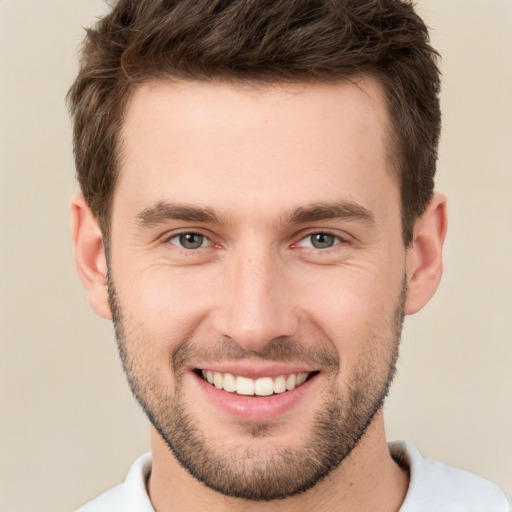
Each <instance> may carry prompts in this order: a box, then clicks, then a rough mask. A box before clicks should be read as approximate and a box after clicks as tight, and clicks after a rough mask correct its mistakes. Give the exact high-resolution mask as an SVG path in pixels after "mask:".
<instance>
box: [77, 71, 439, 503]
mask: <svg viewBox="0 0 512 512" xmlns="http://www.w3.org/2000/svg"><path fill="white" fill-rule="evenodd" d="M387 130H388V119H387V112H386V108H385V104H384V101H383V99H382V94H381V91H380V88H379V85H378V84H377V83H376V82H374V81H372V80H371V79H369V78H365V79H361V80H359V81H358V83H357V85H355V84H354V83H352V82H348V81H347V82H341V83H338V84H330V85H326V84H315V85H308V86H306V85H303V84H295V85H287V86H286V87H277V86H276V87H272V86H265V87H258V88H248V87H245V88H242V87H240V86H238V87H235V86H234V85H227V84H224V83H208V84H206V83H196V82H179V83H176V82H173V83H171V82H156V83H151V84H146V85H145V86H143V87H140V88H139V89H138V90H137V91H136V92H135V94H134V95H133V97H132V99H131V102H130V104H129V106H128V109H127V113H126V119H125V123H124V128H123V141H124V145H123V152H122V161H121V166H120V176H119V180H118V182H117V185H116V190H115V194H114V202H113V213H112V225H111V227H112V233H111V254H110V279H111V282H112V283H113V284H114V285H115V292H116V298H117V301H118V305H119V307H120V309H121V310H122V329H123V333H122V335H123V338H124V340H125V349H126V359H128V365H129V366H130V367H131V368H130V371H131V373H132V376H133V375H135V376H137V378H139V379H142V378H143V376H148V375H149V376H150V379H149V381H145V382H146V388H151V389H157V391H158V392H155V393H153V395H152V396H156V395H158V393H164V395H163V396H165V397H166V398H169V400H170V399H172V398H173V397H174V398H175V397H176V396H179V400H180V404H182V405H183V406H184V407H185V409H186V410H187V412H188V413H189V414H190V416H191V417H192V418H193V419H194V422H195V424H196V425H197V426H198V428H199V429H200V432H201V434H202V436H203V437H204V438H205V439H206V444H207V445H208V446H209V447H210V448H211V450H213V451H215V452H217V453H219V454H230V455H232V456H233V457H235V458H236V457H237V456H238V458H239V460H245V461H246V464H250V462H248V461H247V458H245V459H244V455H245V454H246V452H245V451H244V449H243V448H242V447H243V446H246V445H247V443H248V442H250V443H251V446H252V447H253V450H254V452H255V453H257V454H258V457H260V459H259V460H265V457H266V456H269V455H271V454H273V453H275V451H276V449H278V448H279V447H286V448H289V449H294V450H301V449H304V447H305V445H306V444H307V442H308V439H309V437H308V436H310V434H311V431H312V429H313V418H314V415H315V413H316V412H318V411H322V410H323V408H325V403H326V397H327V396H329V395H330V394H332V393H338V394H339V395H340V396H348V394H349V392H350V389H351V387H354V386H357V385H358V378H357V376H358V375H359V374H358V370H360V368H361V367H362V366H364V365H370V366H371V368H372V372H371V376H372V379H373V382H372V384H373V385H374V386H375V387H376V388H379V386H380V387H382V386H383V385H384V384H385V381H386V378H387V377H388V374H389V372H390V370H391V367H392V353H393V350H394V349H396V345H397V343H398V339H394V337H393V326H392V324H393V318H394V317H395V316H396V308H397V305H398V304H399V298H400V295H401V290H402V287H403V285H404V275H407V280H406V282H405V285H406V287H407V296H406V300H405V304H404V306H403V309H404V311H403V312H404V313H405V314H412V313H415V312H416V311H418V310H419V309H421V307H423V305H424V304H426V302H428V300H429V299H430V297H431V296H432V295H433V293H434V292H435V290H436V288H437V286H438V283H439V279H440V276H441V269H442V257H441V252H442V245H443V241H444V236H445V233H446V203H445V199H444V197H442V196H440V195H436V196H435V197H434V199H433V200H432V201H431V203H430V204H429V205H428V208H427V210H426V212H425V214H424V215H423V216H422V217H421V218H420V219H418V221H417V222H416V224H415V229H414V236H413V242H412V244H411V246H410V247H408V248H405V247H404V245H403V241H402V231H401V221H400V198H399V187H398V181H397V177H396V174H395V172H394V170H393V169H392V167H391V164H390V162H389V159H388V155H387V152H386V147H387V133H388V132H387ZM162 202H165V203H166V204H173V205H176V204H179V205H186V206H193V207H196V208H197V207H200V208H207V209H208V211H211V212H213V213H215V215H216V216H217V220H216V221H215V222H214V221H212V219H209V220H204V219H203V220H200V221H198V220H190V219H189V220H178V219H175V218H169V217H168V216H164V218H157V217H158V215H156V216H155V215H153V217H151V215H150V214H148V212H149V213H151V212H153V213H154V212H155V208H154V207H155V205H158V204H162ZM319 204H322V205H325V204H330V205H332V204H336V205H339V204H343V205H345V206H346V205H349V206H350V207H353V206H354V205H356V209H357V208H359V209H358V212H361V211H364V212H366V213H367V214H368V215H367V216H366V217H365V218H363V217H362V216H361V215H351V216H346V215H342V216H339V215H338V216H336V217H332V218H331V217H326V216H325V215H320V216H319V218H316V219H313V218H311V216H310V217H309V218H307V219H306V220H304V219H302V220H301V219H298V220H299V222H297V218H295V220H293V219H292V217H293V215H292V213H293V212H295V213H297V211H300V209H304V208H309V207H311V206H312V205H319ZM72 215H73V227H72V235H73V241H74V245H75V254H76V262H77V268H78V272H79V275H80V277H81V279H82V281H83V283H84V286H85V287H86V290H87V292H88V297H89V302H90V304H91V307H92V308H93V309H94V311H95V312H96V313H98V314H99V315H101V316H103V317H105V318H111V317H112V311H111V309H110V306H109V301H108V293H107V288H106V286H105V282H106V276H107V264H106V259H105V252H104V247H103V243H102V236H101V231H100V229H99V226H98V223H97V222H96V219H95V217H94V215H93V214H92V212H91V211H90V209H89V208H88V207H87V205H86V204H85V202H84V200H83V198H82V197H81V196H77V197H75V198H74V200H73V202H72ZM160 217H161V216H160ZM295 217H297V215H295ZM183 232H189V233H190V232H194V233H200V234H201V235H204V236H205V237H206V238H205V242H204V244H203V246H202V247H200V248H199V249H197V250H186V249H183V248H181V247H180V246H179V238H178V237H177V236H176V235H177V234H179V233H183ZM313 233H329V234H331V235H333V236H334V238H333V239H332V240H333V242H334V243H333V245H332V247H329V248H325V249H315V248H314V247H312V245H311V237H310V235H311V234H313ZM276 339H292V340H295V341H296V342H297V343H298V344H299V345H301V346H303V347H305V350H308V349H315V348H318V349H323V350H325V351H327V352H328V353H329V354H332V355H333V356H334V357H335V358H337V360H338V365H339V366H338V370H339V371H336V372H331V373H329V371H328V369H327V367H325V368H323V367H321V365H320V367H315V368H314V369H316V370H318V371H320V373H319V375H318V378H316V380H315V381H314V383H312V384H311V386H310V388H308V391H306V392H305V393H303V395H302V396H301V398H300V400H298V402H297V404H296V405H295V406H294V407H292V408H291V409H290V410H287V411H286V412H285V413H284V414H282V415H280V416H279V417H278V418H277V419H274V420H272V421H271V422H270V429H269V430H268V431H267V432H266V433H265V432H264V435H259V436H256V435H255V430H254V428H253V427H254V425H257V424H258V421H257V419H256V418H253V419H251V420H248V421H242V422H240V421H235V420H234V419H233V418H232V417H231V416H230V415H229V414H226V413H225V412H223V411H219V409H218V407H217V405H216V404H214V403H212V402H211V401H210V400H209V399H208V397H207V396H206V395H205V394H204V393H202V392H200V391H199V390H198V388H197V386H196V380H197V378H196V377H194V376H193V375H192V373H191V372H190V371H188V370H190V368H188V367H187V368H180V369H177V368H176V367H175V366H173V365H171V364H169V361H170V360H172V358H173V355H174V354H176V353H177V351H179V350H180V348H181V347H183V346H184V345H185V344H186V343H188V344H189V345H190V346H191V347H193V348H194V350H195V352H194V353H195V354H196V360H195V361H193V364H190V365H189V366H191V367H193V366H194V365H195V366H196V367H198V368H201V367H204V365H205V364H206V363H205V362H206V361H207V360H208V358H207V357H206V355H204V356H201V354H203V353H204V354H206V353H207V352H206V350H207V349H206V347H208V346H213V347H216V346H218V347H219V350H222V348H221V347H222V346H223V340H230V342H233V343H235V344H236V345H237V346H239V347H241V348H242V349H243V350H244V351H245V352H246V353H248V354H253V355H257V354H260V355H261V354H267V353H269V350H270V349H269V347H270V346H271V345H272V344H273V343H274V342H275V340H276ZM201 351H204V352H201ZM197 354H199V355H197ZM201 358H202V359H203V360H201ZM217 362H218V361H217ZM228 362H229V361H228ZM297 363H299V364H300V361H298V362H297ZM125 364H126V361H125ZM268 364H269V361H267V360H263V362H262V361H261V360H259V359H258V358H257V357H253V358H252V359H251V360H249V362H248V363H247V366H248V367H251V369H252V371H256V370H258V369H260V370H261V369H263V370H265V368H266V367H267V366H268ZM317 366H318V364H317ZM181 370H183V371H181ZM195 379H196V380H195ZM141 382H142V380H141ZM365 385H367V383H365ZM177 390H179V394H178V392H177ZM147 393H148V394H149V393H150V392H149V391H148V392H147ZM159 396H162V395H161V394H160V395H159ZM151 439H152V452H153V469H152V474H151V478H150V481H149V483H148V492H149V494H150V497H151V500H152V503H153V506H154V507H155V509H156V510H157V511H160V512H162V511H170V510H173V511H174V510H176V511H178V510H187V511H195V510H204V509H205V508H207V509H208V510H239V509H240V506H243V508H244V510H283V511H284V510H295V511H297V510H314V509H316V510H326V511H329V510H351V511H358V510H361V511H362V510H383V511H388V510H389V511H393V510H398V509H399V507H400V504H401V503H402V501H403V499H404V497H405V493H406V489H407V483H408V475H407V473H406V472H404V471H402V470H401V469H400V468H399V467H398V466H397V465H396V464H395V463H394V462H393V460H392V458H391V457H390V455H389V452H388V449H387V445H386V439H385V432H384V421H383V416H382V411H381V410H379V412H378V413H377V414H376V415H375V416H374V417H373V419H372V421H371V423H370V425H369V426H368V428H367V431H366V433H365V435H364V437H363V439H362V442H360V443H359V444H358V445H357V446H356V447H355V448H354V450H353V451H352V452H351V453H350V455H349V456H348V457H346V458H345V459H344V460H343V461H342V463H341V464H339V465H338V467H336V468H335V469H334V470H333V471H331V472H330V473H329V475H328V476H327V477H326V478H325V479H324V480H322V481H321V482H320V483H318V484H317V485H315V486H314V487H313V488H312V489H310V490H309V491H307V492H305V493H302V494H298V495H294V496H290V497H288V498H286V499H284V500H279V501H270V502H247V501H245V502H243V503H241V501H240V500H239V499H237V498H232V497H226V496H224V495H222V494H220V493H218V492H216V491H213V490H211V489H209V488H207V487H205V486H203V485H202V484H201V483H199V482H198V481H197V480H195V479H194V478H193V477H192V476H191V475H190V474H189V473H188V472H187V471H185V470H184V469H183V468H182V467H181V466H180V465H179V464H178V462H177V461H176V459H175V458H174V457H173V456H172V454H171V453H170V451H169V449H168V447H167V444H166V443H165V442H164V440H163V439H162V437H161V436H160V434H159V433H158V432H157V431H156V430H155V429H154V428H152V433H151ZM169 482H172V485H169Z"/></svg>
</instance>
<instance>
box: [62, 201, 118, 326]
mask: <svg viewBox="0 0 512 512" xmlns="http://www.w3.org/2000/svg"><path fill="white" fill-rule="evenodd" d="M71 239H72V242H73V248H74V251H75V264H76V269H77V272H78V276H79V277H80V280H81V281H82V284H83V285H84V288H85V291H86V292H87V298H88V300H89V305H90V306H91V308H92V309H93V311H94V312H95V313H97V314H98V315H100V316H101V317H103V318H107V319H111V318H112V316H111V313H110V306H109V304H108V291H107V260H106V258H105V248H104V246H103V236H102V234H101V229H100V227H99V224H98V221H97V219H96V216H95V215H94V213H93V212H92V210H91V209H90V208H89V206H88V205H87V203H86V202H85V199H84V197H83V196H82V194H78V195H76V196H74V197H73V198H72V199H71Z"/></svg>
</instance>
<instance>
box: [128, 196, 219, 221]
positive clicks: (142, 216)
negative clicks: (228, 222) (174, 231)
mask: <svg viewBox="0 0 512 512" xmlns="http://www.w3.org/2000/svg"><path fill="white" fill-rule="evenodd" d="M136 219H137V224H139V225H140V226H155V225H158V224H161V223H162V222H165V221H167V220H183V221H186V222H204V223H211V224H220V220H219V218H218V217H217V215H215V213H214V212H213V210H211V209H210V208H205V207H197V206H190V205H185V204H180V203H169V202H167V201H159V202H158V203H156V204H154V205H152V206H149V207H147V208H145V209H144V210H142V211H141V212H140V213H138V214H137V217H136Z"/></svg>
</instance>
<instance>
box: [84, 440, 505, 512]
mask: <svg viewBox="0 0 512 512" xmlns="http://www.w3.org/2000/svg"><path fill="white" fill-rule="evenodd" d="M389 449H390V452H391V454H392V456H393V458H394V459H395V460H396V461H397V462H398V463H399V464H400V465H401V466H403V467H405V468H408V470H409V472H410V482H409V489H408V491H407V495H406V497H405V500H404V502H403V504H402V506H401V507H400V512H511V507H510V503H509V502H508V500H507V497H506V495H505V493H504V492H503V490H502V489H501V488H500V487H498V486H497V485H495V484H493V483H492V482H489V481H488V480H485V479H483V478H480V477H479V476H476V475H474V474H472V473H469V472H467V471H462V470H460V469H455V468H452V467H450V466H446V465H445V464H442V463H440V462H437V461H435V460H430V459H424V458H423V457H422V455H421V454H420V452H419V451H418V450H417V449H416V448H415V447H414V446H413V445H412V444H410V443H406V442H404V441H395V442H392V443H389ZM150 472H151V454H149V453H147V454H146V455H142V457H139V458H138V459H137V460H136V461H135V462H134V463H133V465H132V467H131V468H130V471H129V473H128V476H127V477H126V480H125V481H124V482H123V483H122V484H119V485H117V486H116V487H114V488H112V489H110V490H109V491H107V492H106V493H104V494H102V495H101V496H99V497H98V498H96V499H94V500H93V501H91V502H89V503H87V504H86V505H84V506H83V507H81V508H79V509H78V510H77V511H76V512H154V509H153V507H152V506H151V501H150V500H149V496H148V494H147V491H146V481H147V479H148V477H149V474H150Z"/></svg>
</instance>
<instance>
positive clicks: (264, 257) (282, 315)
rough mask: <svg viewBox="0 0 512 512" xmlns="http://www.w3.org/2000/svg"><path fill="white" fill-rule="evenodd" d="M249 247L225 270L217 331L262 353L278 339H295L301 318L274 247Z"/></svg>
mask: <svg viewBox="0 0 512 512" xmlns="http://www.w3.org/2000/svg"><path fill="white" fill-rule="evenodd" d="M263 245H264V247H261V245H260V246H256V244H248V245H247V246H245V247H243V248H240V250H239V251H237V252H236V254H233V256H232V258H231V261H230V264H229V265H228V268H226V269H225V270H226V275H225V280H224V282H225V284H226V288H225V290H224V293H223V296H224V297H225V300H224V301H223V304H222V305H220V309H219V310H218V312H217V318H216V324H217V325H216V329H217V331H218V332H219V334H221V335H223V336H228V337H229V338H231V339H233V340H234V341H236V342H237V343H238V344H239V345H241V346H243V347H244V348H245V349H247V350H252V351H261V350H263V349H264V348H265V346H266V345H267V344H268V343H269V342H270V341H271V340H273V339H275V338H277V337H279V336H292V335H294V334H295V332H296V330H297V327H298V318H297V316H296V313H295V312H294V308H293V304H292V303H291V300H290V296H289V293H288V290H287V286H286V276H285V272H284V269H283V266H282V262H281V260H280V258H279V257H278V256H277V255H276V254H275V253H274V252H273V251H272V249H271V247H268V246H266V245H265V244H263Z"/></svg>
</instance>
